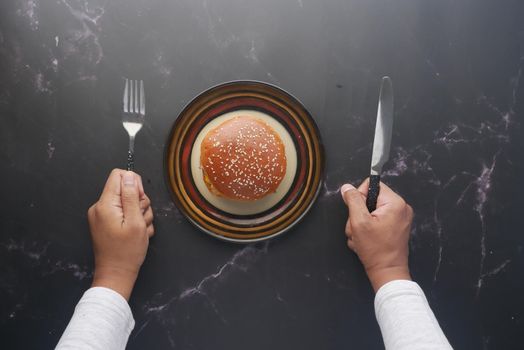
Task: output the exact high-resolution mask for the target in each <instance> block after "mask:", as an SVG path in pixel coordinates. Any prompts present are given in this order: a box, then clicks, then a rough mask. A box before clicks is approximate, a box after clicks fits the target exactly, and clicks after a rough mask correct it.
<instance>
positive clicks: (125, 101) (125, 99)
mask: <svg viewBox="0 0 524 350" xmlns="http://www.w3.org/2000/svg"><path fill="white" fill-rule="evenodd" d="M128 84H129V81H128V80H127V79H126V86H125V88H124V101H123V103H124V112H125V113H127V112H128V111H129V110H128V103H129V101H128V98H129V93H128Z"/></svg>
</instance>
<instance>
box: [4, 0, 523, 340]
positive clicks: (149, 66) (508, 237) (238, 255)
mask: <svg viewBox="0 0 524 350" xmlns="http://www.w3.org/2000/svg"><path fill="white" fill-rule="evenodd" d="M523 18H524V3H523V2H522V1H506V0H502V1H491V0H482V1H481V0H464V1H451V0H442V1H385V0H334V1H315V0H297V1H282V0H265V1H262V0H259V1H255V0H201V1H194V0H2V2H1V3H0V118H1V119H0V164H1V179H2V181H1V185H0V199H1V200H0V213H1V214H0V218H1V220H0V339H1V340H0V342H1V345H0V347H2V348H3V349H50V348H53V347H54V345H55V344H56V343H57V341H58V339H59V337H60V335H61V333H62V331H63V330H64V328H65V327H66V325H67V322H68V321H69V318H70V316H71V314H72V312H73V308H74V306H75V304H76V302H77V301H78V299H79V298H80V296H81V295H82V293H83V291H85V290H86V289H87V288H88V287H89V285H90V281H91V277H92V262H93V258H92V251H91V243H90V238H89V232H88V227H87V221H86V210H87V208H88V206H89V205H90V204H91V203H93V202H94V201H95V200H96V199H97V197H98V194H99V192H100V191H101V188H102V186H103V183H104V182H105V179H106V177H107V175H108V173H109V171H110V170H111V169H112V168H114V167H123V166H124V165H125V159H126V151H127V134H126V133H125V131H124V129H123V128H122V124H121V119H120V118H121V117H120V107H121V106H120V101H121V96H122V88H123V80H122V79H123V77H129V78H135V79H144V81H145V85H146V93H147V95H148V96H147V107H148V114H147V120H146V124H145V127H144V129H143V130H142V131H141V132H140V133H139V135H138V137H137V141H136V168H137V171H138V172H139V173H140V174H142V176H143V178H144V180H145V188H146V191H147V193H148V194H149V196H150V197H151V198H152V199H153V206H154V210H155V213H156V219H155V225H156V232H157V233H156V236H155V237H154V239H153V240H152V241H151V245H150V249H149V254H148V257H147V260H146V262H145V265H144V266H143V268H142V272H141V275H140V277H139V280H138V282H137V285H136V288H135V291H134V294H133V296H132V299H131V301H130V304H131V307H132V309H133V312H134V315H135V319H136V327H135V330H134V332H133V333H132V335H131V337H130V340H129V345H128V348H129V349H169V348H177V349H380V348H383V343H382V339H381V336H380V331H379V328H378V326H377V324H376V321H375V316H374V312H373V293H372V290H371V287H370V285H369V283H368V281H367V279H366V276H365V274H364V272H363V271H362V268H361V265H360V263H359V261H358V259H357V258H356V257H355V255H353V254H352V253H351V252H350V251H349V250H348V249H347V248H346V246H345V236H344V233H343V229H344V224H345V220H346V216H347V211H346V209H345V207H344V205H343V203H342V201H341V200H340V197H339V193H338V188H339V187H340V185H341V184H343V183H345V182H347V181H349V182H351V183H353V184H358V183H359V182H360V181H362V180H363V179H364V178H365V177H366V175H367V174H368V168H369V162H370V154H371V144H372V137H373V131H374V118H375V115H376V114H375V113H376V107H377V96H378V87H379V82H380V78H381V77H382V76H383V75H390V76H391V77H392V79H393V82H394V86H395V99H396V111H395V118H396V119H395V127H394V137H393V145H392V160H391V161H390V162H389V164H388V165H387V167H386V170H385V171H386V174H385V176H384V181H385V182H387V183H388V184H390V185H391V186H392V187H393V188H394V189H395V190H396V191H398V192H399V193H401V194H402V195H403V196H404V197H405V198H406V200H407V201H408V202H409V203H411V204H412V206H413V207H414V209H415V212H416V218H415V224H414V227H413V232H412V239H411V249H410V254H411V258H410V265H411V270H412V273H413V277H414V279H415V280H416V281H418V282H419V284H420V285H421V286H422V288H423V289H424V291H425V292H426V294H427V297H428V300H429V302H430V304H431V306H432V307H433V310H434V311H435V314H436V316H437V318H438V319H439V322H440V324H441V326H442V328H443V330H444V332H445V333H446V334H447V336H448V337H449V340H450V342H451V343H452V345H453V346H454V347H455V348H457V349H522V346H523V345H522V344H524V238H523V229H522V227H521V222H520V220H521V219H522V218H523V214H524V209H523V208H524V199H523V198H524V185H523V184H522V179H523V175H524V171H523V170H524V169H523V167H524V141H523V129H522V123H523V117H524V81H523V80H524V20H523ZM237 79H255V80H261V81H266V82H269V83H272V84H276V85H278V86H280V87H282V88H283V89H285V90H287V91H289V92H290V93H292V94H294V95H295V96H297V97H298V98H299V99H300V100H301V101H303V103H304V104H305V105H306V107H307V108H308V109H309V110H310V112H311V114H312V115H313V116H314V118H315V120H316V121H317V123H318V125H319V128H320V130H321V133H322V137H323V140H324V145H325V147H326V151H327V152H326V154H327V167H326V176H325V184H324V186H323V189H322V192H321V194H320V197H319V199H318V200H317V202H316V204H315V205H314V207H313V208H312V210H311V211H310V213H309V214H308V215H307V216H306V217H305V219H304V220H303V221H302V222H301V223H300V224H299V225H297V226H296V227H295V228H293V229H292V230H291V231H290V232H289V233H287V234H286V235H284V236H282V237H281V238H279V239H275V240H273V241H270V242H267V243H262V244H256V245H248V246H239V245H234V244H228V243H224V242H221V241H218V240H216V239H213V238H211V237H209V236H207V235H205V234H203V233H201V232H199V231H198V230H197V229H195V228H194V227H193V226H192V225H191V224H190V223H189V222H188V221H186V220H185V218H184V217H183V216H182V215H181V214H180V212H179V211H178V210H177V208H176V207H175V205H174V204H173V202H172V201H171V198H170V195H169V193H168V191H167V187H166V185H165V183H164V175H163V151H164V145H165V141H166V137H167V135H168V133H169V129H170V127H171V125H172V123H173V121H174V120H175V119H176V117H177V115H178V113H179V112H180V111H181V109H182V108H183V106H184V105H185V104H186V103H188V102H189V101H190V99H191V98H192V97H194V96H195V95H197V94H198V93H199V92H201V91H202V90H205V89H206V88H208V87H210V86H212V85H215V84H218V83H221V82H224V81H230V80H237Z"/></svg>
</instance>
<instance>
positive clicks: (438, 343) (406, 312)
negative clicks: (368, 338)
mask: <svg viewBox="0 0 524 350" xmlns="http://www.w3.org/2000/svg"><path fill="white" fill-rule="evenodd" d="M375 314H376V316H377V321H378V324H379V326H380V330H381V332H382V338H383V339H384V345H385V347H386V349H387V350H419V349H424V350H437V349H438V350H441V349H446V350H448V349H452V347H451V345H450V344H449V342H448V340H447V338H446V336H445V335H444V333H443V332H442V330H441V329H440V326H439V324H438V322H437V319H436V318H435V315H433V312H432V311H431V308H430V307H429V304H428V301H427V300H426V296H425V295H424V292H423V291H422V289H420V287H419V286H418V284H416V283H415V282H411V281H405V280H397V281H391V282H389V283H386V284H385V285H383V286H382V287H381V288H380V289H379V290H378V292H377V295H376V296H375Z"/></svg>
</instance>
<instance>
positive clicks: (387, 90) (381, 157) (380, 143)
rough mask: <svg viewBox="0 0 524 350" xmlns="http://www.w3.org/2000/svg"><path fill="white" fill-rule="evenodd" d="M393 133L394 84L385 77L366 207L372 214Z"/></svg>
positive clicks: (381, 86) (379, 103)
mask: <svg viewBox="0 0 524 350" xmlns="http://www.w3.org/2000/svg"><path fill="white" fill-rule="evenodd" d="M392 131H393V83H392V82H391V79H390V78H389V77H383V78H382V83H381V84H380V97H379V101H378V111H377V123H376V125H375V139H374V140H373V154H372V156H371V175H370V176H369V188H368V196H367V199H366V206H367V207H368V210H369V212H370V213H371V212H372V211H374V210H375V209H376V208H377V198H378V194H379V192H380V174H381V173H382V166H383V165H384V163H386V162H387V161H388V159H389V150H390V146H391V135H392Z"/></svg>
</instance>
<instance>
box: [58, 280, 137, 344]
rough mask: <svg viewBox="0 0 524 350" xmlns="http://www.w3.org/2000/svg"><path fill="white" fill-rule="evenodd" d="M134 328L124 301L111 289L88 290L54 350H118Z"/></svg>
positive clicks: (131, 315) (133, 321)
mask: <svg viewBox="0 0 524 350" xmlns="http://www.w3.org/2000/svg"><path fill="white" fill-rule="evenodd" d="M134 326H135V320H134V319H133V314H132V313H131V309H130V307H129V305H128V303H127V301H126V300H125V299H124V298H123V297H122V296H121V295H120V294H118V293H117V292H115V291H113V290H112V289H108V288H103V287H94V288H91V289H88V290H87V291H86V292H85V293H84V296H83V297H82V299H80V301H79V302H78V304H77V306H76V308H75V313H74V314H73V317H72V318H71V321H69V324H68V326H67V328H66V330H65V331H64V334H62V338H60V341H59V342H58V345H57V346H56V349H59V350H65V349H86V350H87V349H89V350H95V349H96V350H98V349H100V350H102V349H103V350H117V349H118V350H121V349H125V347H126V344H127V340H128V338H129V334H130V333H131V331H132V330H133V327H134Z"/></svg>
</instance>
